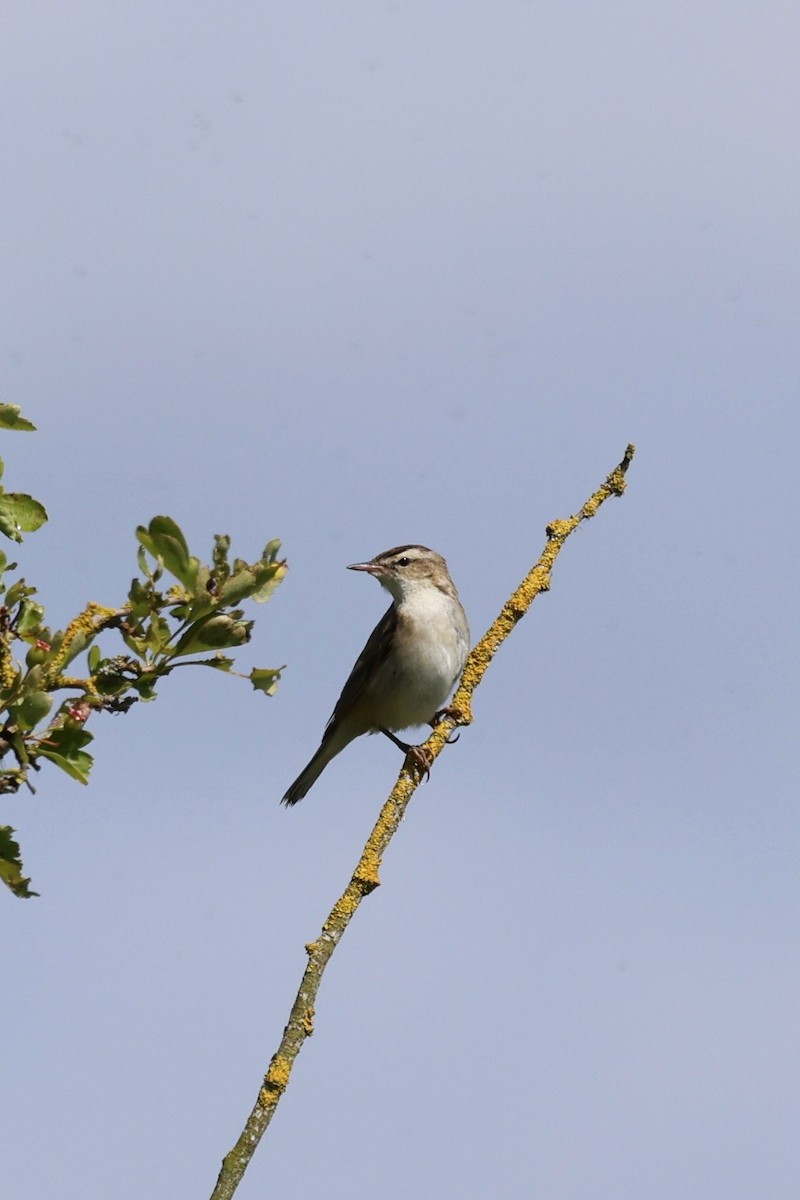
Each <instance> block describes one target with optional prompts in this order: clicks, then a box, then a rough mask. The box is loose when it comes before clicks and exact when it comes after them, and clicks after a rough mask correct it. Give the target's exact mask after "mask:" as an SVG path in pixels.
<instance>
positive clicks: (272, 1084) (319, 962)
mask: <svg viewBox="0 0 800 1200" xmlns="http://www.w3.org/2000/svg"><path fill="white" fill-rule="evenodd" d="M634 449H635V447H634V446H632V445H630V446H628V447H627V449H626V451H625V455H624V457H623V459H622V462H621V463H620V464H619V466H618V467H616V468H615V469H614V470H613V471H612V472H611V474H610V475H609V476H608V478H607V479H606V481H605V483H603V484H602V486H601V487H599V488H598V489H597V491H596V492H595V493H594V495H592V496H591V497H590V498H589V499H588V500H587V501H586V503H585V504H584V505H583V507H582V508H581V509H580V511H579V512H577V513H575V514H574V515H573V516H571V517H567V518H566V520H560V521H553V522H552V524H550V525H548V527H547V542H546V544H545V547H544V550H543V551H542V554H541V556H540V558H539V560H538V562H536V563H535V565H534V566H533V567H532V568H531V570H530V571H529V572H528V574H527V575H526V576H525V578H524V579H523V581H522V583H521V584H520V585H519V587H518V588H517V590H516V591H515V592H514V594H513V595H512V596H511V597H510V598H509V599H508V600H507V601H506V603H505V604H504V605H503V608H502V610H501V612H500V614H499V616H498V617H497V619H496V620H495V621H494V622H493V623H492V625H491V626H490V628H489V629H488V630H487V632H486V633H485V634H484V635H483V637H482V638H481V640H480V641H479V642H478V644H477V646H475V648H474V649H473V650H472V651H471V653H470V655H469V658H468V659H467V665H466V667H465V668H464V674H463V676H462V679H461V684H460V686H459V688H458V691H457V692H456V694H455V696H454V697H453V703H452V709H451V710H450V711H449V712H448V715H447V716H445V717H444V718H443V719H442V720H441V721H440V722H439V723H438V725H437V726H436V728H435V729H434V731H433V733H432V734H431V736H430V737H429V738H428V741H427V742H426V743H425V748H426V750H427V751H428V752H429V753H430V757H431V761H432V760H433V759H434V758H436V757H437V756H438V755H439V754H440V752H441V750H442V748H443V747H444V746H445V745H446V743H447V740H448V738H449V737H450V735H451V733H452V732H453V730H454V729H455V728H456V727H457V726H459V725H469V724H470V723H471V721H472V694H473V692H474V691H475V688H476V687H477V686H478V684H479V683H480V682H481V680H482V679H483V676H484V674H485V672H486V669H487V667H488V666H489V663H490V662H491V661H492V659H493V658H494V656H495V654H496V653H497V650H498V648H499V647H500V645H501V643H502V642H504V641H505V639H506V638H507V637H508V635H509V634H510V633H511V630H512V629H513V628H514V626H515V625H516V623H517V622H518V621H519V620H520V618H521V617H523V616H524V615H525V613H526V612H527V611H528V609H529V608H530V606H531V604H532V603H533V601H534V600H535V599H536V597H537V596H538V595H539V593H540V592H546V591H547V590H548V589H549V587H550V575H551V572H552V569H553V564H554V563H555V560H556V558H557V557H558V555H559V553H560V551H561V547H562V546H563V544H564V542H565V541H566V539H567V538H568V537H569V535H570V534H571V533H572V532H573V531H574V530H575V529H577V527H578V525H580V523H581V522H582V521H586V520H588V519H589V518H590V517H593V516H594V515H595V513H596V512H597V510H598V509H599V507H600V505H601V504H602V503H603V502H604V501H605V500H607V499H608V498H609V496H621V495H622V493H623V492H624V491H625V474H626V472H627V470H628V467H629V466H630V463H631V459H632V458H633V454H634ZM419 781H420V780H419V774H418V772H417V771H416V770H415V769H414V768H413V767H412V766H410V765H409V762H408V760H407V762H406V764H405V765H404V767H403V769H402V771H401V772H400V777H399V778H398V780H397V783H396V784H395V786H394V787H393V789H392V791H391V794H390V795H389V798H388V800H387V801H386V803H385V804H384V806H383V808H382V809H381V813H380V816H379V817H378V820H377V823H376V825H375V828H374V829H373V830H372V833H371V834H370V835H369V838H368V839H367V843H366V845H365V847H364V850H363V853H362V855H361V858H360V859H359V862H358V865H357V867H356V869H355V871H354V872H353V876H352V878H351V880H350V882H349V883H348V885H347V887H346V888H345V890H344V892H343V893H342V895H341V896H340V897H339V899H338V900H337V901H336V903H335V904H334V906H333V908H332V909H331V912H330V914H329V915H328V918H327V920H326V921H325V924H324V925H323V926H322V930H321V932H320V935H319V937H318V938H317V940H316V941H315V942H311V943H310V944H309V945H307V946H306V952H307V954H308V964H307V966H306V969H305V971H304V972H303V978H302V980H301V981H300V987H299V990H298V992H297V996H296V998H295V1001H294V1004H293V1005H292V1011H291V1013H290V1015H289V1021H288V1024H287V1026H286V1028H285V1029H284V1031H283V1037H282V1038H281V1042H280V1045H279V1046H278V1049H277V1051H276V1052H275V1054H274V1055H273V1057H272V1061H271V1062H270V1064H269V1069H268V1070H267V1073H266V1075H265V1076H264V1080H263V1082H262V1084H261V1087H260V1089H259V1092H258V1097H257V1099H256V1102H255V1105H254V1106H253V1110H252V1112H251V1113H250V1116H249V1117H248V1119H247V1122H246V1124H245V1127H244V1129H243V1130H242V1134H241V1136H240V1138H239V1140H238V1141H237V1143H236V1145H235V1146H234V1147H233V1149H232V1150H231V1151H230V1152H229V1153H228V1154H226V1155H225V1158H224V1159H223V1161H222V1169H221V1171H220V1174H219V1178H218V1180H217V1184H216V1187H215V1188H214V1191H213V1192H212V1195H211V1200H230V1197H232V1196H233V1194H234V1192H235V1191H236V1188H237V1187H238V1185H239V1183H240V1181H241V1179H242V1177H243V1175H244V1172H245V1170H246V1169H247V1166H248V1163H249V1162H250V1159H251V1158H252V1157H253V1154H254V1153H255V1150H256V1147H257V1146H258V1143H259V1142H260V1140H261V1138H262V1136H263V1135H264V1132H265V1131H266V1129H267V1126H268V1125H269V1123H270V1121H271V1120H272V1116H273V1114H274V1112H275V1110H276V1108H277V1107H278V1104H279V1102H280V1099H281V1096H282V1095H283V1093H284V1091H285V1090H286V1086H287V1084H288V1082H289V1076H290V1075H291V1071H292V1067H293V1065H294V1060H295V1059H296V1058H297V1055H298V1054H299V1052H300V1049H301V1047H302V1045H303V1043H304V1041H305V1040H306V1038H307V1037H309V1036H310V1035H311V1034H312V1033H313V1031H314V1005H315V1002H316V998H317V992H318V991H319V986H320V983H321V981H322V975H323V972H324V971H325V968H326V966H327V965H328V961H329V960H330V957H331V955H332V954H333V952H334V950H335V949H336V946H337V944H338V943H339V941H340V939H341V937H342V934H343V933H344V931H345V930H346V929H347V926H348V925H349V924H350V921H351V919H352V917H353V915H354V914H355V911H356V909H357V908H358V906H359V904H360V903H361V901H362V900H363V899H364V897H365V896H367V895H369V893H370V892H371V891H374V889H375V888H376V887H378V886H379V885H380V878H379V875H378V871H379V868H380V865H381V859H382V856H383V854H384V852H385V850H386V848H387V846H388V845H389V842H390V841H391V839H392V837H393V836H394V834H395V832H396V831H397V829H398V827H399V825H400V822H401V820H402V819H403V816H404V814H405V811H406V808H407V807H408V804H409V801H410V800H411V797H412V795H413V794H414V792H415V791H416V789H417V786H418V784H419Z"/></svg>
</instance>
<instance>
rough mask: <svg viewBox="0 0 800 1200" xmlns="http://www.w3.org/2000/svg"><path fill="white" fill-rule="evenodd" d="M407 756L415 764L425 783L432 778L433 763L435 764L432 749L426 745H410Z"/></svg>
mask: <svg viewBox="0 0 800 1200" xmlns="http://www.w3.org/2000/svg"><path fill="white" fill-rule="evenodd" d="M406 758H408V759H410V760H411V762H412V763H413V764H414V766H415V767H416V769H417V772H418V773H419V776H420V778H421V780H422V782H423V783H424V782H425V781H426V780H428V779H430V777H431V765H432V764H433V755H432V754H431V752H430V750H426V749H425V747H424V746H409V747H408V752H407V754H406Z"/></svg>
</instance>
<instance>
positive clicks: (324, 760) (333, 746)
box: [281, 729, 354, 808]
mask: <svg viewBox="0 0 800 1200" xmlns="http://www.w3.org/2000/svg"><path fill="white" fill-rule="evenodd" d="M353 736H354V735H351V736H349V737H344V736H342V731H341V730H340V729H331V731H330V733H328V732H327V731H326V736H325V737H324V738H323V739H322V745H321V746H320V748H319V750H318V751H317V752H316V754H315V755H314V757H313V758H312V759H311V762H310V763H308V765H307V766H306V767H304V768H303V770H302V771H301V772H300V774H299V775H298V776H297V779H295V781H294V783H293V784H292V786H291V787H290V788H289V789H288V790H287V792H286V795H285V796H284V797H283V799H282V800H281V804H285V805H286V807H287V808H291V807H292V805H293V804H297V802H298V801H299V800H302V799H303V796H305V794H306V793H307V792H308V791H309V789H310V788H311V787H313V785H314V784H315V783H316V782H317V780H318V779H319V777H320V775H321V774H322V772H323V771H324V770H325V768H326V767H327V765H328V763H329V762H330V761H331V759H332V758H335V757H336V755H337V754H338V753H339V751H340V750H344V748H345V746H346V745H347V744H348V743H349V742H351V741H352V740H353Z"/></svg>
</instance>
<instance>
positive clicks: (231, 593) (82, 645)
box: [0, 405, 286, 897]
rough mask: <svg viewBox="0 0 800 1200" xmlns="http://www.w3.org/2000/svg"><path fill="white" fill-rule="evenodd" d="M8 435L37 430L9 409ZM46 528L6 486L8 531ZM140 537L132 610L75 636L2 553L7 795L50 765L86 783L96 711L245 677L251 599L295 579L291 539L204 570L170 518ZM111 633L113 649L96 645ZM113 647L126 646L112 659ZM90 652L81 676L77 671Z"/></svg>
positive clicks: (85, 616) (14, 855)
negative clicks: (173, 681)
mask: <svg viewBox="0 0 800 1200" xmlns="http://www.w3.org/2000/svg"><path fill="white" fill-rule="evenodd" d="M0 428H4V429H16V430H31V429H34V428H35V426H33V425H32V424H31V423H30V421H27V420H25V419H24V418H23V417H21V416H20V414H19V409H18V408H16V407H15V406H13V405H0ZM0 475H2V463H1V462H0ZM46 520H47V513H46V511H45V509H44V508H43V506H42V505H41V504H40V503H39V502H38V501H36V500H33V498H32V497H30V496H27V495H22V494H19V493H7V492H4V491H3V490H2V489H1V488H0V533H3V534H5V536H6V537H8V538H10V539H12V540H13V541H17V542H19V541H21V540H22V532H23V531H26V532H28V531H31V530H34V529H37V528H39V526H40V525H42V524H43V523H44V521H46ZM136 536H137V538H138V540H139V543H140V545H139V550H138V555H137V557H138V566H139V572H140V574H139V575H138V576H137V577H136V578H134V579H133V581H132V582H131V586H130V589H129V591H128V596H127V599H126V601H125V602H124V603H123V604H122V605H120V606H119V607H117V608H108V607H105V606H104V605H101V604H97V603H95V602H94V601H90V602H89V603H88V604H87V605H86V607H85V609H84V610H83V612H81V613H79V614H78V616H76V617H75V618H74V619H73V620H72V621H70V623H69V625H67V627H66V629H63V630H56V631H52V630H51V629H50V628H49V627H48V626H47V625H46V624H45V610H44V608H43V607H42V605H41V604H39V603H38V602H37V601H36V600H35V599H34V597H35V596H36V588H34V587H31V586H30V585H28V584H27V583H26V581H25V580H24V578H17V579H14V580H9V579H8V578H7V576H8V575H9V573H10V572H12V571H15V570H16V567H17V564H16V563H12V562H9V561H8V559H7V557H6V555H5V554H4V553H3V552H2V551H0V793H3V792H6V793H9V792H16V791H18V790H19V789H20V788H21V787H22V786H23V784H24V785H25V786H26V787H27V788H28V789H29V790H30V791H31V792H33V791H34V790H35V789H34V786H33V783H32V780H31V774H32V772H36V771H39V770H40V769H41V765H42V764H41V760H47V761H49V762H51V763H54V764H55V765H56V766H57V767H60V769H61V770H62V771H65V772H66V774H67V775H69V776H70V777H71V778H72V779H76V780H78V782H79V783H87V782H88V777H89V771H90V769H91V766H92V761H93V760H92V756H91V754H90V753H89V752H88V750H87V746H88V745H89V744H90V743H91V741H92V740H93V735H92V734H91V733H90V732H89V730H88V729H87V728H86V725H87V722H88V720H89V718H90V717H91V716H92V714H93V713H98V712H111V713H124V712H127V711H128V710H129V709H130V707H131V706H132V705H133V704H135V703H136V702H137V701H149V700H153V699H155V696H156V685H157V684H159V683H160V681H161V680H162V679H164V678H165V677H166V676H167V675H169V674H171V672H172V671H174V670H176V669H177V668H178V667H186V666H204V667H212V668H213V669H215V670H217V671H226V672H228V673H230V674H234V675H238V674H240V673H239V672H237V671H234V669H233V665H234V660H233V658H231V657H229V656H227V655H226V654H225V653H224V651H226V650H231V649H237V648H238V647H240V646H243V645H244V644H245V643H246V642H248V641H249V640H250V634H251V630H252V627H253V622H252V621H247V620H245V619H244V611H243V609H242V608H240V607H239V605H240V604H241V603H242V601H244V600H255V601H257V602H263V601H265V600H268V599H269V597H270V596H271V595H272V593H273V592H274V590H275V588H276V587H277V586H278V584H279V583H280V582H281V580H282V579H283V577H284V575H285V574H286V564H285V562H283V561H282V560H281V559H279V558H278V551H279V549H280V542H279V541H277V540H274V541H271V542H268V543H267V545H266V546H265V547H264V550H263V553H262V554H261V557H260V558H259V559H257V560H256V562H254V563H248V562H245V561H244V560H243V559H240V558H235V559H234V560H233V561H232V562H231V561H230V557H229V550H230V538H228V537H223V536H221V535H217V537H216V538H215V539H214V547H213V552H212V557H211V562H210V563H209V564H208V565H204V564H203V563H201V561H200V559H199V558H196V557H195V556H194V555H192V554H190V553H189V548H188V546H187V544H186V539H185V537H184V535H183V533H182V532H181V530H180V529H179V527H178V525H177V524H176V523H175V521H173V520H172V518H170V517H163V516H160V517H154V518H153V520H152V521H151V522H150V524H149V525H147V526H143V525H141V526H139V528H138V529H137V530H136ZM101 634H103V635H104V642H105V643H106V646H105V648H104V649H101V647H100V644H99V642H98V640H97V639H98V638H99V636H100V635H101ZM109 638H114V639H115V640H116V642H117V645H116V646H115V647H114V648H113V650H109V649H108V646H107V643H108V639H109ZM17 644H19V647H20V648H19V650H17ZM23 653H24V661H20V658H21V656H22V654H23ZM83 654H85V656H86V657H85V663H84V667H83V668H82V671H81V673H80V674H78V675H73V674H71V673H69V670H68V669H69V668H70V667H71V665H72V663H73V662H74V661H75V660H76V659H78V658H79V656H81V655H83ZM198 656H199V657H198ZM280 673H281V668H254V669H253V670H252V671H250V672H249V674H248V675H246V676H244V678H247V679H249V680H250V683H251V684H252V686H253V687H254V688H255V690H256V691H260V692H263V693H265V694H266V695H268V696H271V695H273V694H274V692H275V690H276V688H277V685H278V679H279V678H280ZM61 693H67V694H66V695H65V696H63V698H62V697H61V695H60V694H61ZM14 832H15V831H14V830H13V829H11V828H10V826H7V825H0V880H2V881H3V882H4V883H6V884H7V886H8V887H9V888H10V889H11V890H12V892H14V893H15V895H17V896H23V897H27V896H33V895H35V894H36V893H35V892H32V891H31V890H30V888H29V884H30V880H29V879H27V878H25V876H24V875H23V871H22V862H21V858H20V851H19V846H18V845H17V843H16V841H15V840H14V837H13V834H14Z"/></svg>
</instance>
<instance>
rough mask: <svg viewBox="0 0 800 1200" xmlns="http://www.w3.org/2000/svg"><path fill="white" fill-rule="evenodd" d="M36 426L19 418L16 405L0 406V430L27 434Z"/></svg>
mask: <svg viewBox="0 0 800 1200" xmlns="http://www.w3.org/2000/svg"><path fill="white" fill-rule="evenodd" d="M35 428H36V426H35V425H34V424H33V422H32V421H26V419H25V417H21V416H20V408H19V405H18V404H0V429H16V430H17V431H18V432H19V433H29V432H30V431H31V430H34V429H35Z"/></svg>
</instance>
